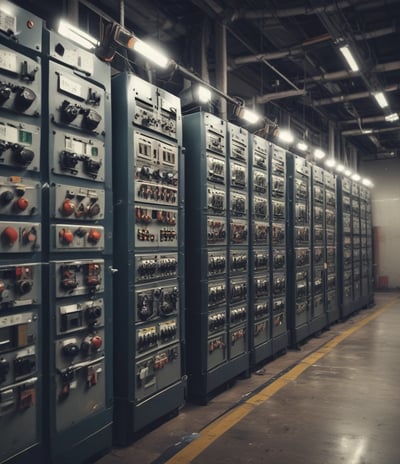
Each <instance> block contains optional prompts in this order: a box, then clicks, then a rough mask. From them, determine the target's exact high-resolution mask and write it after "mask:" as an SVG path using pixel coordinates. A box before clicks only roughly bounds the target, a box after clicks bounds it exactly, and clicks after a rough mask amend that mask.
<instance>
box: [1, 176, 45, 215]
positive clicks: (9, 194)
mask: <svg viewBox="0 0 400 464" xmlns="http://www.w3.org/2000/svg"><path fill="white" fill-rule="evenodd" d="M40 196H41V189H40V184H38V183H35V182H32V181H29V180H26V179H23V178H22V177H19V176H10V177H0V215H2V216H5V215H9V216H15V217H22V216H29V217H34V216H37V215H38V214H39V213H40Z"/></svg>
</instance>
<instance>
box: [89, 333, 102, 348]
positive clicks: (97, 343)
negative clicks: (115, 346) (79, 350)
mask: <svg viewBox="0 0 400 464" xmlns="http://www.w3.org/2000/svg"><path fill="white" fill-rule="evenodd" d="M91 344H92V348H93V349H95V350H98V349H99V348H100V347H101V345H102V344H103V339H102V338H101V337H100V335H95V336H94V337H93V338H92V340H91Z"/></svg>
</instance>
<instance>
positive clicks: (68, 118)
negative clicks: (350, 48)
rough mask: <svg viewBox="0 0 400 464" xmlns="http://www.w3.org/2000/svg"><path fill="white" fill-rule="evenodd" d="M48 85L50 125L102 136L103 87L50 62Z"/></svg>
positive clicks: (103, 129)
mask: <svg viewBox="0 0 400 464" xmlns="http://www.w3.org/2000/svg"><path fill="white" fill-rule="evenodd" d="M50 83H51V86H50V89H49V91H50V93H51V99H50V118H51V120H52V122H53V124H55V125H56V126H58V127H64V128H68V127H69V128H73V129H76V130H80V131H82V132H84V133H87V134H104V132H105V121H104V105H105V92H104V89H103V88H101V87H100V86H98V85H96V84H94V83H93V82H88V81H86V80H84V79H82V78H79V77H78V76H77V75H75V74H73V73H72V72H70V71H69V70H68V69H67V68H65V67H63V66H59V65H56V64H53V63H50ZM52 92H54V93H52Z"/></svg>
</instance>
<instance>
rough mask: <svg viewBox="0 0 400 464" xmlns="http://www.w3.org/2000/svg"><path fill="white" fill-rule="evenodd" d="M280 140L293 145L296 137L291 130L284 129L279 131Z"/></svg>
mask: <svg viewBox="0 0 400 464" xmlns="http://www.w3.org/2000/svg"><path fill="white" fill-rule="evenodd" d="M278 139H279V140H281V141H282V142H285V143H293V141H294V135H293V133H292V132H290V130H287V129H282V130H280V131H279V134H278Z"/></svg>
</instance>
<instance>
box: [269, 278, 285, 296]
mask: <svg viewBox="0 0 400 464" xmlns="http://www.w3.org/2000/svg"><path fill="white" fill-rule="evenodd" d="M285 290H286V277H285V275H284V274H275V275H274V277H273V281H272V294H273V296H274V297H275V296H277V295H281V294H283V293H285Z"/></svg>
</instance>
